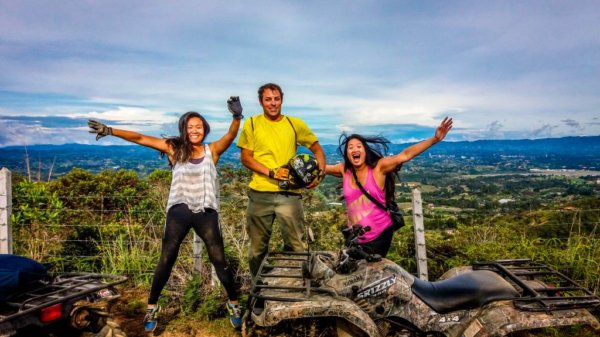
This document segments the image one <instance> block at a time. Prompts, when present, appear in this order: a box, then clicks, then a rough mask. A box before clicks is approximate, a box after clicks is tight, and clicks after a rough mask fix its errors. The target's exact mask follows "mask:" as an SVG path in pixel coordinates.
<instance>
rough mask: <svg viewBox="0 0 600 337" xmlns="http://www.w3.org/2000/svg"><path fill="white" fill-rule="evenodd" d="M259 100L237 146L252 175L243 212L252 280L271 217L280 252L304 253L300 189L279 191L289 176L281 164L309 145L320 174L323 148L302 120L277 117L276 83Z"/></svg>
mask: <svg viewBox="0 0 600 337" xmlns="http://www.w3.org/2000/svg"><path fill="white" fill-rule="evenodd" d="M258 100H259V102H260V105H261V106H262V108H263V113H262V114H258V115H254V116H252V117H251V118H249V119H248V120H246V122H245V123H244V127H243V129H242V133H241V134H240V138H239V140H238V142H237V146H238V147H239V148H240V149H241V160H242V164H244V166H246V167H247V168H249V169H250V170H252V172H253V175H252V181H250V184H249V190H248V209H247V211H246V226H247V230H248V235H249V236H250V254H249V255H250V272H251V274H252V277H255V276H256V273H257V272H258V268H259V267H260V264H261V262H262V260H263V259H264V257H265V256H266V254H267V252H268V251H269V241H270V239H271V234H272V232H273V223H274V222H275V219H277V220H278V221H279V224H280V227H281V236H282V238H283V245H284V246H283V250H285V251H294V252H302V251H304V244H303V243H302V235H303V232H304V230H303V226H304V210H303V208H302V195H301V190H299V189H287V188H285V187H282V186H285V184H284V183H285V182H286V181H287V180H288V174H289V172H288V170H287V169H285V168H282V166H284V165H286V164H287V163H288V162H289V160H290V159H291V158H292V157H293V156H294V155H295V154H296V147H297V145H302V146H305V147H307V148H308V149H309V150H310V151H311V152H312V153H313V154H314V156H315V158H316V159H317V162H318V163H319V170H320V172H321V175H322V174H323V173H324V172H325V163H326V161H325V153H324V152H323V148H322V147H321V145H320V144H319V141H318V139H317V137H316V136H315V134H314V133H313V132H312V131H311V130H310V129H309V128H308V126H307V125H306V123H304V121H303V120H301V119H300V118H296V117H289V116H284V115H282V114H281V105H282V103H283V91H281V87H279V86H278V85H277V84H274V83H267V84H265V85H263V86H261V87H260V88H259V89H258ZM282 183H283V184H282ZM311 187H313V186H311Z"/></svg>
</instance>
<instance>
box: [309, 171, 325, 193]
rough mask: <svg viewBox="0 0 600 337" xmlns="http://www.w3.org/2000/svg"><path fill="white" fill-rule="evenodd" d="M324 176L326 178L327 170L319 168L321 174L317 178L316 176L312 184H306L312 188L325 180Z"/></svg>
mask: <svg viewBox="0 0 600 337" xmlns="http://www.w3.org/2000/svg"><path fill="white" fill-rule="evenodd" d="M323 178H325V170H319V175H318V176H317V178H315V180H313V181H312V182H311V183H310V184H308V185H306V188H308V189H311V188H313V187H315V186H317V185H319V184H320V183H321V181H323Z"/></svg>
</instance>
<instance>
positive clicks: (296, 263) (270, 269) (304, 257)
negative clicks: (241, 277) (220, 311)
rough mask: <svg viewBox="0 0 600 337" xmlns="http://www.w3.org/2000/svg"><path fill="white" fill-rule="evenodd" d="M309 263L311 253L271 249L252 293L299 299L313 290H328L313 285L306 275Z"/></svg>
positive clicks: (266, 297)
mask: <svg viewBox="0 0 600 337" xmlns="http://www.w3.org/2000/svg"><path fill="white" fill-rule="evenodd" d="M309 263H310V253H308V252H305V253H297V252H271V253H269V254H267V256H266V257H265V258H264V260H263V262H262V264H261V266H260V268H259V271H258V273H257V275H256V277H255V279H254V281H253V283H252V290H251V291H250V295H251V296H252V297H255V298H257V299H263V300H271V301H281V302H299V301H305V300H306V299H307V298H308V297H309V296H310V294H311V292H320V293H324V292H327V293H329V291H326V290H323V289H320V288H317V287H312V286H311V283H310V280H309V279H306V278H305V277H304V270H305V268H308V267H307V264H309Z"/></svg>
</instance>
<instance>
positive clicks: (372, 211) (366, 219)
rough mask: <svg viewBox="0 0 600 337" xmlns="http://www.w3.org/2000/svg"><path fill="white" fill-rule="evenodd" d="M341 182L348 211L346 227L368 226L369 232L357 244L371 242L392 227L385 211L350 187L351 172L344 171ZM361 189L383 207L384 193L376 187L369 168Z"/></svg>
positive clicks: (356, 189) (358, 190) (360, 192)
mask: <svg viewBox="0 0 600 337" xmlns="http://www.w3.org/2000/svg"><path fill="white" fill-rule="evenodd" d="M343 181H344V182H343V194H344V199H345V200H346V208H347V210H348V227H352V226H353V225H356V224H360V225H361V226H363V227H365V226H370V227H371V230H370V231H369V232H367V233H365V234H364V235H363V239H359V240H358V242H359V243H367V242H370V241H373V240H374V239H376V238H377V237H378V236H379V235H380V234H381V232H383V231H384V230H385V229H386V228H388V227H390V226H391V225H392V218H390V215H389V214H388V213H387V212H386V211H384V210H383V209H381V208H379V207H378V206H377V205H375V204H374V203H373V202H371V200H369V199H368V198H367V197H366V196H365V195H364V194H363V193H362V191H361V190H360V188H358V187H356V188H353V187H352V186H351V185H350V182H351V181H352V171H350V170H346V173H345V174H344V180H343ZM363 187H364V189H365V190H366V191H367V192H369V194H370V195H372V196H373V198H375V200H377V201H379V202H381V204H383V205H385V191H384V190H383V189H381V188H380V187H379V186H378V185H377V182H376V181H375V177H374V176H373V170H372V169H371V168H370V167H369V168H368V172H367V182H366V183H365V184H364V185H363Z"/></svg>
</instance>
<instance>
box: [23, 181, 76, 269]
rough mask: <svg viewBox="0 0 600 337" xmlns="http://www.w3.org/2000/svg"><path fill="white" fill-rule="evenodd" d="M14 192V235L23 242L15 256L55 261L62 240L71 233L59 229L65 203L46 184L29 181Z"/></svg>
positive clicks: (24, 182)
mask: <svg viewBox="0 0 600 337" xmlns="http://www.w3.org/2000/svg"><path fill="white" fill-rule="evenodd" d="M12 193H13V197H14V201H13V212H12V214H11V223H12V225H13V232H14V233H13V235H14V237H15V238H21V239H22V241H21V242H20V244H19V245H15V254H19V255H26V256H30V257H31V258H33V259H36V260H38V261H45V262H52V258H53V257H56V254H57V253H58V252H59V251H60V249H61V241H62V240H64V239H65V237H66V236H67V234H68V233H67V232H64V231H61V228H60V226H59V225H60V223H61V212H60V211H61V209H62V207H63V203H62V201H61V200H59V198H58V196H57V193H53V192H51V191H49V190H48V189H47V188H46V185H45V184H44V183H42V182H34V181H30V180H22V181H21V182H19V183H18V184H17V185H16V186H14V187H13V192H12Z"/></svg>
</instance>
